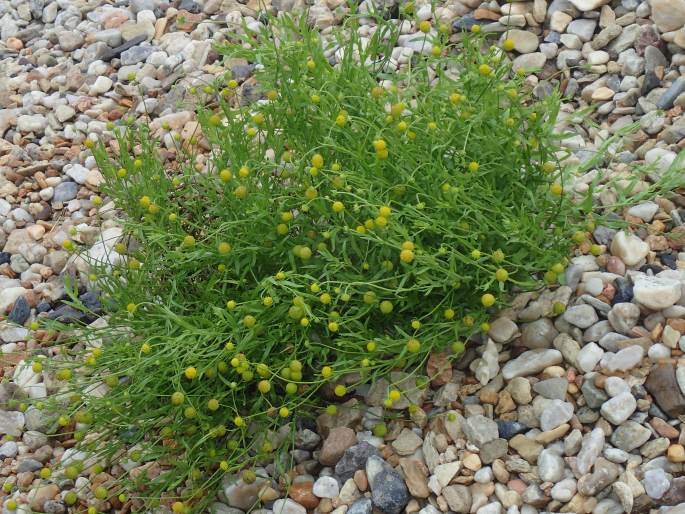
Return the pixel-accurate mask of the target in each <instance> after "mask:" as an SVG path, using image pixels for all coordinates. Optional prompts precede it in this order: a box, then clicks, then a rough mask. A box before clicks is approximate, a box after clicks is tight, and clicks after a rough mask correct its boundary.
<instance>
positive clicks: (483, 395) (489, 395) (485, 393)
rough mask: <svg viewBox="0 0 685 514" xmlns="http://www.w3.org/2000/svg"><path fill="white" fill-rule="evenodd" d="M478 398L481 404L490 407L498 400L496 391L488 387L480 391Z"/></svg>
mask: <svg viewBox="0 0 685 514" xmlns="http://www.w3.org/2000/svg"><path fill="white" fill-rule="evenodd" d="M478 398H479V399H480V401H481V403H489V404H491V405H495V404H497V400H498V396H497V391H495V390H494V389H492V388H490V387H485V388H483V389H481V390H480V394H479V395H478Z"/></svg>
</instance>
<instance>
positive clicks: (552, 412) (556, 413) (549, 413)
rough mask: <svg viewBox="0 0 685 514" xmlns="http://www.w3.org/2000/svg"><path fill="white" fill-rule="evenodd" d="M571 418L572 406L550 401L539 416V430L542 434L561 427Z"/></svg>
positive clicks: (566, 403)
mask: <svg viewBox="0 0 685 514" xmlns="http://www.w3.org/2000/svg"><path fill="white" fill-rule="evenodd" d="M572 417H573V404H572V403H570V402H564V401H562V400H551V401H550V402H549V403H548V404H547V405H546V407H545V410H543V411H542V415H541V416H540V429H541V430H542V431H543V432H546V431H548V430H552V429H554V428H557V427H558V426H560V425H563V424H564V423H566V422H567V421H569V420H570V419H571V418H572Z"/></svg>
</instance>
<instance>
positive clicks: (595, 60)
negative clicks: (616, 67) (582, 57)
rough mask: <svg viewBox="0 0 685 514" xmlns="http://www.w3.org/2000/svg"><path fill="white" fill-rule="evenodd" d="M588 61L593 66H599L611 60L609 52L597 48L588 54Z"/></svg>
mask: <svg viewBox="0 0 685 514" xmlns="http://www.w3.org/2000/svg"><path fill="white" fill-rule="evenodd" d="M587 62H588V64H590V65H591V66H598V65H600V64H606V63H608V62H609V53H608V52H605V51H604V50H595V51H594V52H590V54H589V55H588V56H587Z"/></svg>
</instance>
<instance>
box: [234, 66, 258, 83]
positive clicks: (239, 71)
mask: <svg viewBox="0 0 685 514" xmlns="http://www.w3.org/2000/svg"><path fill="white" fill-rule="evenodd" d="M254 68H255V67H254V64H236V65H234V66H231V76H232V77H233V78H234V79H235V80H238V81H241V82H242V81H243V80H245V79H246V78H248V77H250V75H252V73H253V72H254Z"/></svg>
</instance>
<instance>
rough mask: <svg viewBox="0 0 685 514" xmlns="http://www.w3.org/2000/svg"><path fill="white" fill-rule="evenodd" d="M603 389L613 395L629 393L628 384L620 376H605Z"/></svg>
mask: <svg viewBox="0 0 685 514" xmlns="http://www.w3.org/2000/svg"><path fill="white" fill-rule="evenodd" d="M604 390H605V391H606V392H607V394H608V395H609V396H612V397H613V396H618V395H619V394H621V393H629V392H630V386H629V385H628V384H627V383H626V381H625V380H623V379H622V378H621V377H607V379H606V380H605V381H604Z"/></svg>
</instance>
